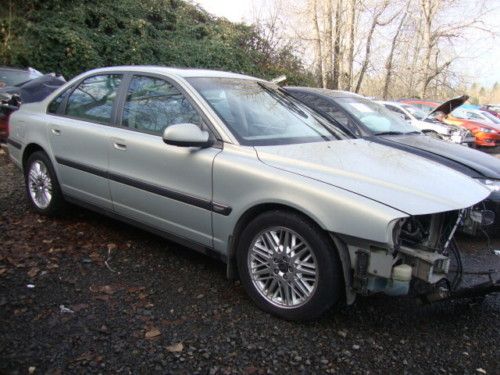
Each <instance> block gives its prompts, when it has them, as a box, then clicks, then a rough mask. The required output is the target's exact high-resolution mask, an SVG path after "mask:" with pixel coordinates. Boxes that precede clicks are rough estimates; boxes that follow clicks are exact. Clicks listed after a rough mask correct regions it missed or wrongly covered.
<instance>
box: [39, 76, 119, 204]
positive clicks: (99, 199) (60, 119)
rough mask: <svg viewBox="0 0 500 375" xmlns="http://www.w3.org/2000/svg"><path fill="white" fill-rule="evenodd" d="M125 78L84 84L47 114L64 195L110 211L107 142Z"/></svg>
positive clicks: (63, 96)
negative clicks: (118, 94)
mask: <svg viewBox="0 0 500 375" xmlns="http://www.w3.org/2000/svg"><path fill="white" fill-rule="evenodd" d="M122 81H123V75H122V74H98V75H94V76H91V77H88V78H85V79H84V80H82V81H81V82H79V83H78V84H77V85H76V86H75V87H73V89H68V90H67V91H66V92H64V93H63V94H61V95H60V96H58V97H56V98H55V99H54V101H53V102H52V103H51V104H50V105H49V108H48V119H49V121H48V131H49V135H48V136H49V139H50V146H51V148H52V153H53V155H54V157H55V159H56V162H57V171H58V178H59V182H60V184H61V187H62V190H63V192H64V194H65V195H67V196H69V197H72V198H76V199H78V200H81V201H84V202H87V203H90V204H92V205H97V206H100V207H103V208H106V209H112V202H111V194H110V190H109V183H108V178H107V173H108V139H109V129H110V125H112V123H113V118H114V116H115V112H116V97H117V93H118V91H119V87H120V84H121V83H122Z"/></svg>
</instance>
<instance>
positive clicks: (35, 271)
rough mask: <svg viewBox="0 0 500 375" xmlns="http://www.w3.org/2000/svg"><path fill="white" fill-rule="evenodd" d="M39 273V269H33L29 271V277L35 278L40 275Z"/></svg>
mask: <svg viewBox="0 0 500 375" xmlns="http://www.w3.org/2000/svg"><path fill="white" fill-rule="evenodd" d="M38 271H40V270H39V269H38V267H33V268H32V269H30V270H29V272H28V276H29V277H35V276H36V275H37V274H38Z"/></svg>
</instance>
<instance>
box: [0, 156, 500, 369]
mask: <svg viewBox="0 0 500 375" xmlns="http://www.w3.org/2000/svg"><path fill="white" fill-rule="evenodd" d="M493 246H495V247H496V248H500V241H498V240H496V241H494V243H493ZM462 247H463V248H465V250H466V251H468V253H469V254H470V255H473V256H475V257H476V258H477V259H479V261H481V259H483V258H482V255H481V252H483V253H484V247H485V241H474V240H471V239H470V238H464V239H462ZM0 248H1V250H0V373H2V374H3V373H5V374H26V373H47V374H67V373H134V374H137V373H139V374H142V373H152V372H156V373H174V374H193V373H199V374H233V373H243V374H273V373H274V374H287V373H338V374H346V373H352V374H485V373H487V374H499V373H500V350H499V348H498V345H499V343H500V334H499V331H500V325H499V318H500V296H499V295H494V296H488V297H487V298H486V299H485V300H484V301H483V302H482V303H476V304H474V303H471V301H466V300H462V301H455V302H442V303H438V304H435V305H431V306H428V305H426V306H420V305H418V304H417V303H416V301H414V300H410V299H407V298H400V299H395V298H390V297H385V296H374V297H370V298H360V299H359V300H358V301H357V303H356V304H355V305H354V306H351V307H348V308H343V309H341V310H340V311H337V312H332V313H330V314H328V315H327V316H325V317H324V318H323V319H321V320H319V321H317V322H312V323H291V322H286V321H282V320H279V319H276V318H273V317H271V316H269V315H267V314H265V313H263V312H261V311H260V310H258V309H257V308H256V307H255V306H254V305H253V304H252V303H251V302H250V300H249V299H248V298H247V296H246V295H245V293H244V291H243V289H242V287H241V286H240V285H239V283H238V282H230V281H227V280H226V278H225V267H224V265H223V264H221V263H219V262H217V261H214V260H212V259H210V258H207V257H204V256H202V255H200V254H198V253H195V252H193V251H191V250H188V249H186V248H183V247H181V246H178V245H176V244H173V243H171V242H168V241H166V240H163V239H161V238H158V237H155V236H153V235H150V234H148V233H146V232H143V231H140V230H138V229H134V228H132V227H130V226H127V225H125V224H122V223H120V222H117V221H114V220H111V219H108V218H106V217H104V216H100V215H98V214H94V213H91V212H89V211H86V210H84V209H80V208H72V209H71V215H67V216H65V217H63V218H60V219H47V218H44V217H40V216H37V215H35V214H33V213H32V212H31V211H30V210H29V209H28V206H27V204H26V201H25V199H24V197H23V184H22V176H21V173H20V172H19V171H17V169H15V168H14V166H13V165H12V164H10V163H8V162H7V157H6V156H5V154H1V155H0ZM497 258H498V257H497ZM485 262H488V264H486V267H487V268H491V267H497V269H500V268H499V267H498V266H499V264H498V262H496V263H493V264H492V263H491V262H490V261H485Z"/></svg>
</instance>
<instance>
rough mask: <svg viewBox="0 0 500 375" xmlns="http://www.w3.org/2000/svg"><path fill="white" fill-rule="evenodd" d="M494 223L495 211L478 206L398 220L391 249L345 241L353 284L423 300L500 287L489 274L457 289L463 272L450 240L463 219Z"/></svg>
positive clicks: (364, 289)
mask: <svg viewBox="0 0 500 375" xmlns="http://www.w3.org/2000/svg"><path fill="white" fill-rule="evenodd" d="M493 221H494V213H493V212H491V211H489V210H481V209H478V208H477V206H476V207H474V208H467V209H462V210H459V211H450V212H443V213H437V214H431V215H421V216H410V217H407V218H404V219H401V220H399V221H398V222H396V223H395V224H394V226H393V233H392V235H393V246H392V248H389V249H388V248H385V247H383V246H377V245H374V244H369V245H368V246H366V244H365V246H363V245H362V244H361V243H355V244H352V245H348V249H349V254H350V257H351V264H352V265H353V288H354V290H355V292H356V293H360V294H363V295H368V294H372V293H378V292H382V293H385V294H388V295H395V296H396V295H411V296H415V297H419V298H421V299H422V300H424V301H426V302H432V301H437V300H443V299H448V298H458V297H457V296H458V295H463V296H471V297H472V296H474V295H478V296H479V295H484V294H487V293H491V292H492V291H493V292H495V291H500V284H499V282H498V280H494V279H493V274H489V279H490V281H489V282H488V283H485V284H481V285H476V286H475V287H474V288H468V290H467V291H466V293H464V290H463V289H460V287H461V281H462V276H463V275H464V272H465V271H464V268H463V262H462V254H461V252H460V249H459V246H458V244H457V242H456V241H455V239H454V236H455V233H456V232H457V230H460V229H461V228H462V227H463V226H464V224H466V223H469V222H474V223H476V224H477V225H479V226H486V225H490V224H491V223H493ZM360 245H361V246H360ZM490 273H491V272H490ZM482 274H487V272H484V273H482Z"/></svg>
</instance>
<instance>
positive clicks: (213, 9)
mask: <svg viewBox="0 0 500 375" xmlns="http://www.w3.org/2000/svg"><path fill="white" fill-rule="evenodd" d="M467 1H473V0H465V2H467ZM496 1H498V2H499V3H500V0H494V2H496ZM193 2H194V3H197V4H199V5H200V6H201V7H202V8H204V9H205V10H206V11H208V12H209V13H212V14H214V15H216V16H219V17H225V18H227V19H228V20H230V21H233V22H245V23H252V21H253V20H254V19H255V18H256V16H258V14H259V12H261V13H264V14H265V12H266V7H270V6H271V4H272V3H273V0H193ZM485 24H486V26H487V27H488V28H489V29H490V30H491V31H492V32H496V33H498V34H499V35H498V36H497V37H496V38H492V37H484V38H483V37H478V38H476V37H474V35H471V38H470V39H469V40H463V41H461V42H460V43H459V44H458V46H457V51H461V53H463V55H464V56H467V58H465V59H463V60H462V61H458V62H456V64H457V65H456V66H458V67H459V69H461V70H462V71H463V72H464V74H465V75H466V76H467V77H470V80H471V81H475V82H478V83H479V84H480V85H483V86H485V87H491V86H492V85H493V84H494V83H495V82H498V83H499V84H500V8H498V9H497V10H496V11H495V12H493V13H490V14H489V15H488V17H487V18H486V20H485ZM471 40H472V42H471ZM462 51H463V52H462Z"/></svg>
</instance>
